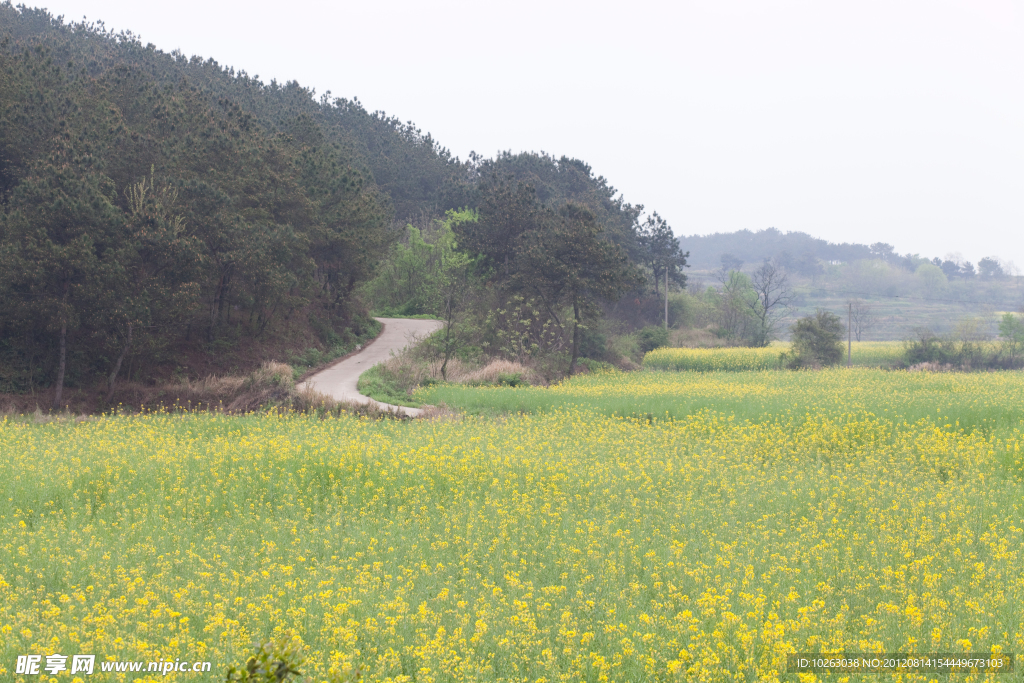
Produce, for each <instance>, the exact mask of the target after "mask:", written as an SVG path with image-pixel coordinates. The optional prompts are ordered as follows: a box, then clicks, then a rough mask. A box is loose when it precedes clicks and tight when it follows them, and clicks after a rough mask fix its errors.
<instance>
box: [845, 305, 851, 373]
mask: <svg viewBox="0 0 1024 683" xmlns="http://www.w3.org/2000/svg"><path fill="white" fill-rule="evenodd" d="M846 305H847V306H849V308H848V309H847V311H846V367H851V366H852V365H853V325H851V324H850V323H851V322H852V321H853V302H852V301H847V302H846Z"/></svg>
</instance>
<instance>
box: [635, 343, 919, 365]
mask: <svg viewBox="0 0 1024 683" xmlns="http://www.w3.org/2000/svg"><path fill="white" fill-rule="evenodd" d="M789 346H790V345H789V344H788V343H785V342H775V343H773V344H772V345H771V346H766V347H764V348H749V347H735V348H723V349H708V348H698V349H689V348H684V349H674V348H667V347H665V348H660V349H655V350H653V351H651V352H650V353H648V354H647V355H645V356H644V361H643V365H644V367H645V368H647V369H648V370H675V371H680V370H697V371H700V372H711V371H716V370H718V371H731V372H738V371H744V370H772V369H776V368H778V367H779V366H780V356H781V354H782V353H784V352H785V351H788V350H789ZM843 348H844V350H846V345H845V344H844V346H843ZM849 350H850V362H851V364H852V365H855V366H858V367H861V366H863V367H876V368H877V367H889V366H892V365H898V364H899V363H900V362H901V361H902V360H903V356H904V353H905V347H904V344H903V342H898V341H895V342H894V341H883V342H853V344H852V345H851V349H849ZM843 361H844V363H845V361H846V354H845V353H844V354H843Z"/></svg>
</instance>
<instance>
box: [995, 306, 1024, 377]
mask: <svg viewBox="0 0 1024 683" xmlns="http://www.w3.org/2000/svg"><path fill="white" fill-rule="evenodd" d="M999 338H1000V339H1001V340H1002V346H1003V349H1002V350H1003V354H1004V355H1005V356H1006V358H1007V360H1008V361H1009V362H1010V364H1011V365H1015V364H1016V363H1017V361H1018V359H1019V358H1020V355H1021V350H1022V349H1024V320H1021V316H1019V315H1017V314H1016V313H1004V314H1003V317H1002V318H1001V319H1000V320H999Z"/></svg>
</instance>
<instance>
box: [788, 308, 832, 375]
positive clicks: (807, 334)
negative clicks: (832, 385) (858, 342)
mask: <svg viewBox="0 0 1024 683" xmlns="http://www.w3.org/2000/svg"><path fill="white" fill-rule="evenodd" d="M792 332H793V337H792V350H791V351H790V352H789V353H788V354H787V359H786V361H787V362H786V364H787V365H788V366H789V367H791V368H806V367H815V368H818V367H828V366H831V365H838V364H839V363H840V362H841V361H842V359H843V334H844V333H845V332H846V329H845V328H844V327H843V323H842V321H840V320H839V317H838V316H836V315H835V314H834V313H830V312H828V311H822V310H820V309H819V310H818V311H816V312H815V314H814V315H808V316H804V317H803V318H800V319H799V320H797V321H796V323H795V324H794V325H793V327H792Z"/></svg>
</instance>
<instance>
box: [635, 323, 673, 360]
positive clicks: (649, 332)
mask: <svg viewBox="0 0 1024 683" xmlns="http://www.w3.org/2000/svg"><path fill="white" fill-rule="evenodd" d="M637 336H638V343H639V345H640V352H641V353H647V352H649V351H653V350H654V349H659V348H661V347H663V346H668V330H667V329H665V328H664V327H658V326H657V325H648V326H647V327H645V328H643V329H642V330H640V331H639V332H638V333H637Z"/></svg>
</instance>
